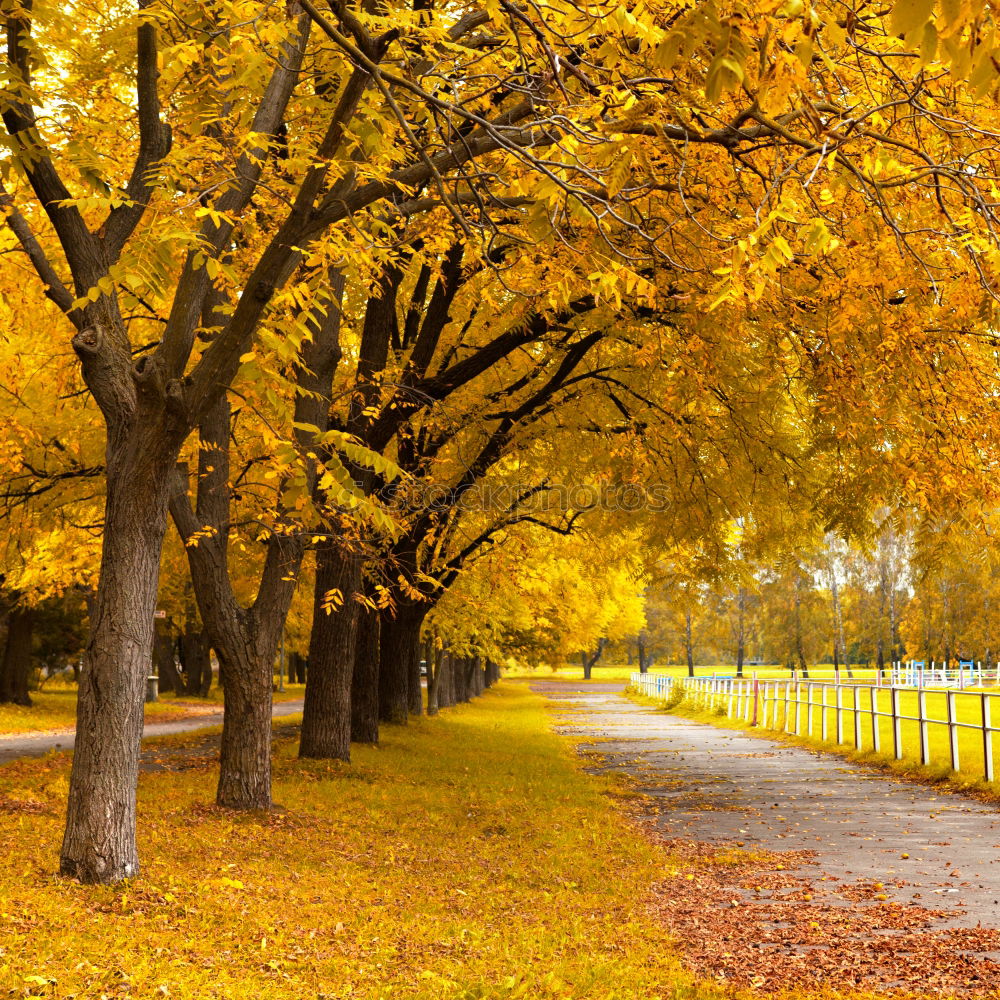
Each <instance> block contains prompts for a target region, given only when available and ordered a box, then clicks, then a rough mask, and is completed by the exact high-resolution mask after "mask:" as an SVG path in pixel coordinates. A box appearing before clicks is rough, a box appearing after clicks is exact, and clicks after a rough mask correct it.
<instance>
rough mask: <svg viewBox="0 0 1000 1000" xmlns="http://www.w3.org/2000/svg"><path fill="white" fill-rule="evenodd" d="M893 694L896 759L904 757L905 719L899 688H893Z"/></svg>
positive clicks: (893, 748)
mask: <svg viewBox="0 0 1000 1000" xmlns="http://www.w3.org/2000/svg"><path fill="white" fill-rule="evenodd" d="M890 694H891V696H892V709H891V710H892V752H893V755H894V756H895V758H896V760H902V759H903V720H902V719H901V718H900V715H901V714H902V713H901V712H900V710H899V696H900V691H899V688H895V687H894V688H893V689H892V691H891V692H890Z"/></svg>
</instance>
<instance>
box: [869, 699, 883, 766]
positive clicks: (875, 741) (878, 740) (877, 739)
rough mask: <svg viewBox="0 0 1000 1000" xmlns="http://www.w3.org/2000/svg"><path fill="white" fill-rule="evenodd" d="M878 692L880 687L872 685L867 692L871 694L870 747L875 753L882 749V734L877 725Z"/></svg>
mask: <svg viewBox="0 0 1000 1000" xmlns="http://www.w3.org/2000/svg"><path fill="white" fill-rule="evenodd" d="M880 692H881V688H880V687H873V688H872V689H871V691H870V692H869V693H870V694H871V696H872V749H873V750H874V751H875V753H881V751H882V734H881V733H880V732H879V727H878V696H879V694H880Z"/></svg>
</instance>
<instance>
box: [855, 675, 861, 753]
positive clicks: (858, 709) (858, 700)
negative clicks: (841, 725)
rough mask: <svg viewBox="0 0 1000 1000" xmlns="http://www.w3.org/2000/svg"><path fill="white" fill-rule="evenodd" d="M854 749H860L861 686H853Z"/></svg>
mask: <svg viewBox="0 0 1000 1000" xmlns="http://www.w3.org/2000/svg"><path fill="white" fill-rule="evenodd" d="M854 749H855V750H860V749H861V685H860V684H856V685H855V686H854Z"/></svg>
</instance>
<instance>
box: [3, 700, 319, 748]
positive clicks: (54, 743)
mask: <svg viewBox="0 0 1000 1000" xmlns="http://www.w3.org/2000/svg"><path fill="white" fill-rule="evenodd" d="M301 711H302V701H301V699H300V700H298V701H280V702H276V703H275V704H274V705H273V706H272V707H271V717H272V718H274V719H277V718H281V717H283V716H286V715H295V714H296V713H297V712H301ZM221 725H222V710H221V709H220V710H219V711H218V712H209V713H206V714H204V715H198V716H195V717H193V718H190V719H178V720H176V721H174V722H147V723H146V725H145V726H144V727H143V730H142V738H143V739H144V740H145V739H149V738H150V737H153V736H169V735H171V734H172V733H193V732H197V731H198V730H199V729H209V728H211V727H212V726H221ZM75 739H76V734H75V733H74V732H73V731H72V730H69V731H63V732H48V733H30V734H25V735H20V734H16V735H13V736H0V764H7V763H9V762H10V761H12V760H16V759H17V758H18V757H42V756H44V755H45V754H47V753H48V752H49V751H50V750H59V751H68V750H72V749H73V744H74V742H75Z"/></svg>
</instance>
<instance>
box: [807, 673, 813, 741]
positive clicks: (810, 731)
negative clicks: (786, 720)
mask: <svg viewBox="0 0 1000 1000" xmlns="http://www.w3.org/2000/svg"><path fill="white" fill-rule="evenodd" d="M806 713H807V714H806V735H807V736H812V734H813V685H812V682H811V681H810V682H809V683H807V684H806Z"/></svg>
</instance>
